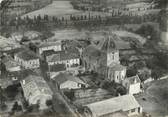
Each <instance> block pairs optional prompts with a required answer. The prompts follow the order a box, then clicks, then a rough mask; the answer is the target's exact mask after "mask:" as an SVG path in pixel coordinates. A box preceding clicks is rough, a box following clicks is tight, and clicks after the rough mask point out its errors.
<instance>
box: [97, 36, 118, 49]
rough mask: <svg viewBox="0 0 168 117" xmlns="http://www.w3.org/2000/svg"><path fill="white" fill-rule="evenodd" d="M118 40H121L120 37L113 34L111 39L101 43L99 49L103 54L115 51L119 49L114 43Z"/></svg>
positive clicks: (108, 38)
mask: <svg viewBox="0 0 168 117" xmlns="http://www.w3.org/2000/svg"><path fill="white" fill-rule="evenodd" d="M116 40H120V39H119V37H118V36H117V35H115V34H112V35H110V36H109V37H107V38H105V39H103V40H102V41H101V42H100V43H99V45H98V48H99V49H100V50H101V51H103V52H108V51H110V52H111V51H115V50H116V49H117V48H116V44H115V42H114V41H116Z"/></svg>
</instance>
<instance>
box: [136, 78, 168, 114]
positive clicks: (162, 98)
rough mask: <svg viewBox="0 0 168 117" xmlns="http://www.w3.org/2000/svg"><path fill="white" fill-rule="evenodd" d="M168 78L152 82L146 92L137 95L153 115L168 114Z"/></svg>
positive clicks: (143, 105)
mask: <svg viewBox="0 0 168 117" xmlns="http://www.w3.org/2000/svg"><path fill="white" fill-rule="evenodd" d="M167 84H168V79H166V80H160V81H154V82H152V83H150V84H149V85H148V87H147V89H146V91H145V93H144V94H141V95H140V96H137V100H138V102H139V103H140V105H141V106H142V107H143V111H144V112H148V113H149V114H151V115H152V117H165V115H168V85H167Z"/></svg>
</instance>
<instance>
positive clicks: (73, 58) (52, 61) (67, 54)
mask: <svg viewBox="0 0 168 117" xmlns="http://www.w3.org/2000/svg"><path fill="white" fill-rule="evenodd" d="M45 60H46V62H47V63H48V66H53V65H57V64H65V66H66V69H67V70H71V69H72V68H77V67H79V66H80V64H81V62H80V52H79V51H78V49H76V48H74V47H70V48H68V49H67V50H64V51H57V52H54V51H50V52H49V51H48V52H47V53H46V54H45Z"/></svg>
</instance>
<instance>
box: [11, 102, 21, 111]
mask: <svg viewBox="0 0 168 117" xmlns="http://www.w3.org/2000/svg"><path fill="white" fill-rule="evenodd" d="M21 110H22V106H21V105H18V102H15V103H14V105H13V108H12V112H15V111H16V112H18V111H21Z"/></svg>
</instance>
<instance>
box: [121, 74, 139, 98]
mask: <svg viewBox="0 0 168 117" xmlns="http://www.w3.org/2000/svg"><path fill="white" fill-rule="evenodd" d="M122 84H123V86H125V87H126V89H127V91H128V93H129V94H131V95H134V94H138V93H140V92H141V81H140V79H139V77H138V75H137V76H133V77H130V78H126V79H125V80H124V81H123V83H122Z"/></svg>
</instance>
